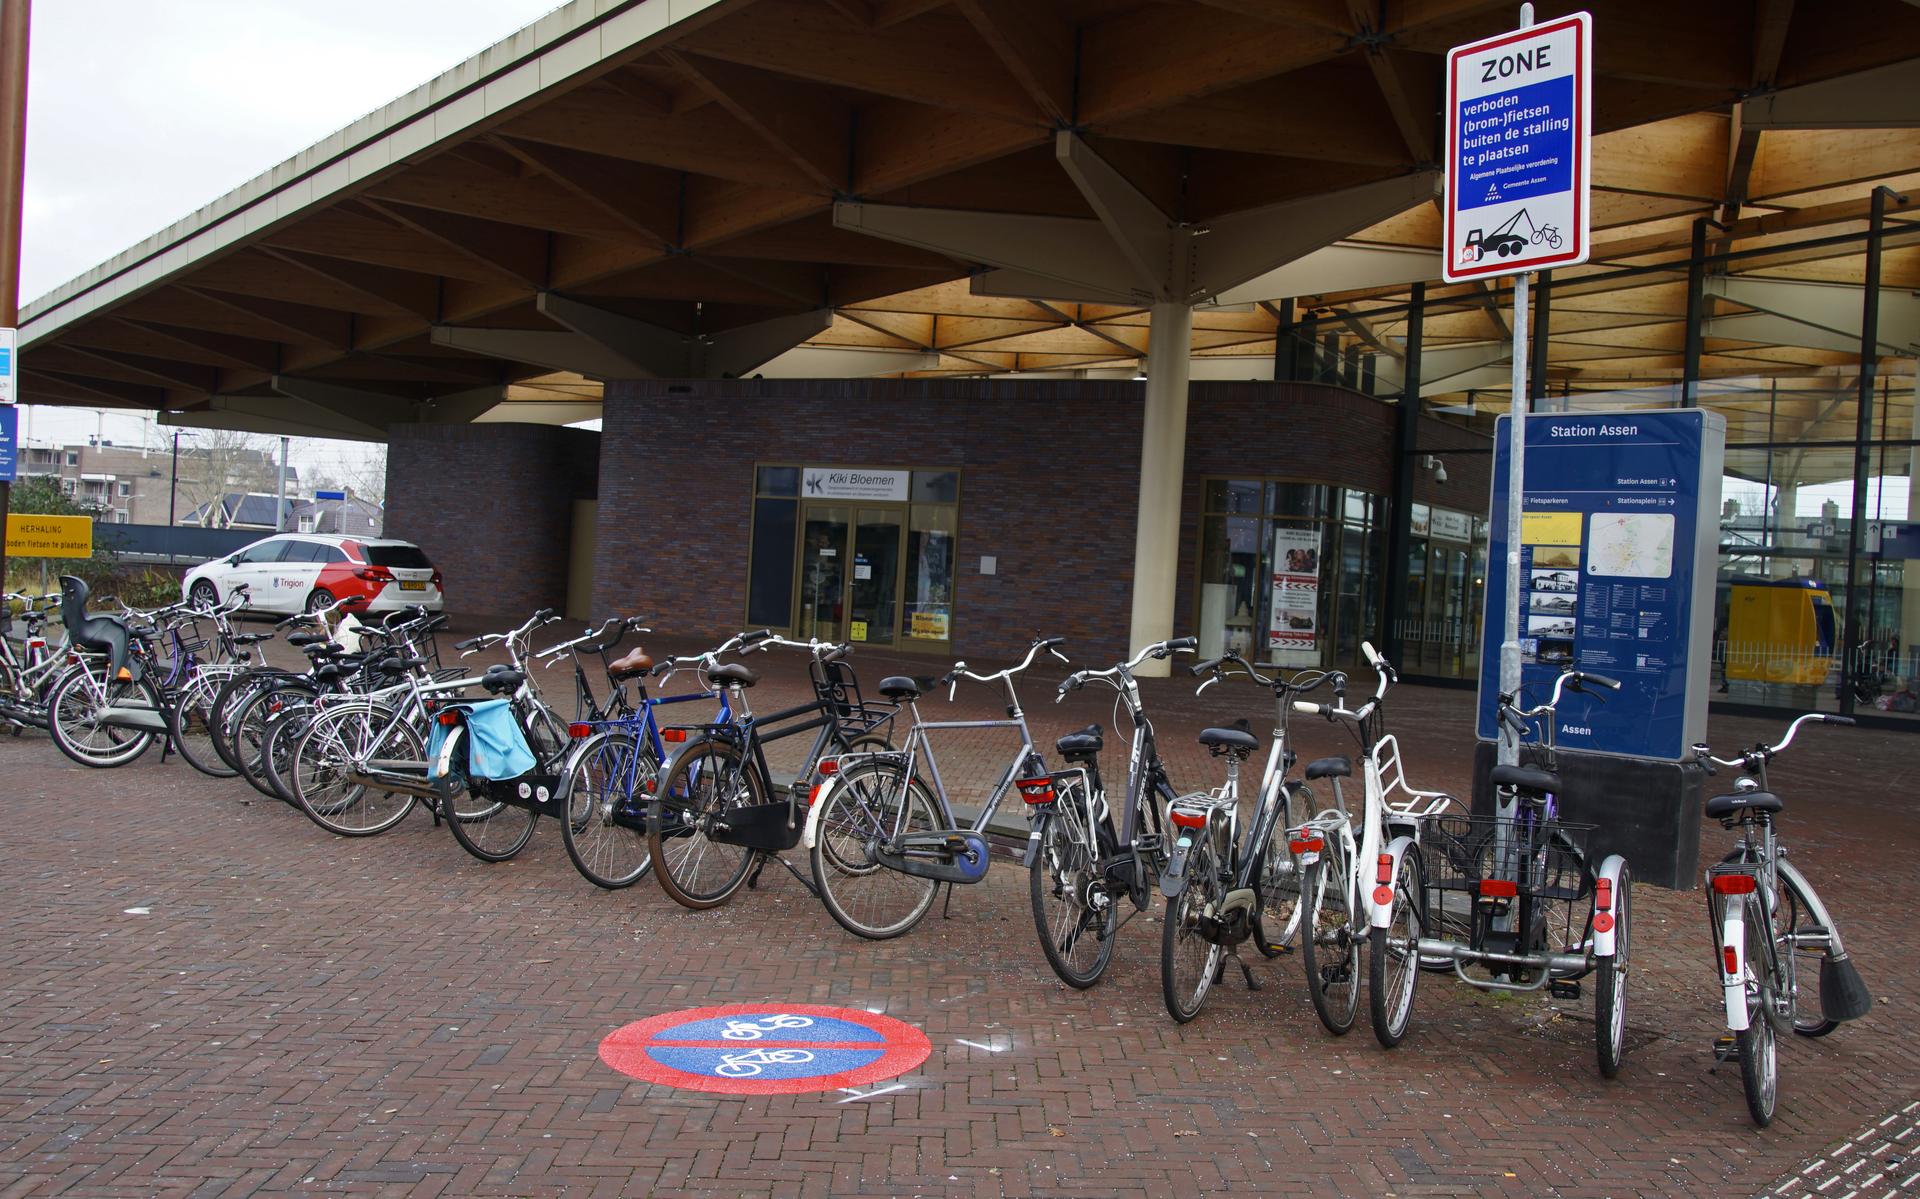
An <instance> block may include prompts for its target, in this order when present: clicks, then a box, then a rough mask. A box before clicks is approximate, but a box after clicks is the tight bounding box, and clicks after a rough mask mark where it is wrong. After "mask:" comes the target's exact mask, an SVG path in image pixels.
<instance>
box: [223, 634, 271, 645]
mask: <svg viewBox="0 0 1920 1199" xmlns="http://www.w3.org/2000/svg"><path fill="white" fill-rule="evenodd" d="M271 640H273V634H272V633H238V634H236V635H235V636H234V638H233V643H234V644H235V645H259V644H260V643H261V642H262V641H271Z"/></svg>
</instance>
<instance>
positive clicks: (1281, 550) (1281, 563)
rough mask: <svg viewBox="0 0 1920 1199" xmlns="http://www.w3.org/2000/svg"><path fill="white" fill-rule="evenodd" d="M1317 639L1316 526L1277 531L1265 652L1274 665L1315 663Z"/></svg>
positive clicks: (1318, 590) (1317, 578)
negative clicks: (1271, 615) (1270, 619)
mask: <svg viewBox="0 0 1920 1199" xmlns="http://www.w3.org/2000/svg"><path fill="white" fill-rule="evenodd" d="M1319 638H1320V529H1319V526H1317V525H1316V526H1314V527H1312V528H1306V529H1290V528H1276V529H1274V531H1273V618H1272V621H1271V623H1270V624H1269V626H1268V628H1267V652H1268V654H1269V655H1270V656H1271V657H1272V659H1273V661H1276V662H1283V663H1288V664H1295V663H1311V662H1317V661H1318V660H1319ZM1281 655H1286V656H1284V657H1282V656H1281Z"/></svg>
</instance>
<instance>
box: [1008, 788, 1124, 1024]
mask: <svg viewBox="0 0 1920 1199" xmlns="http://www.w3.org/2000/svg"><path fill="white" fill-rule="evenodd" d="M1057 792H1058V796H1059V798H1058V799H1057V800H1056V801H1055V802H1054V803H1053V804H1052V806H1051V807H1050V808H1049V809H1048V810H1046V811H1044V812H1042V813H1040V814H1039V815H1038V816H1036V817H1035V819H1036V820H1037V822H1038V823H1037V824H1036V825H1035V829H1034V831H1035V832H1036V833H1037V834H1038V839H1037V840H1035V841H1033V842H1032V843H1031V845H1030V848H1029V850H1028V859H1027V869H1028V889H1029V898H1030V899H1031V900H1032V904H1033V927H1034V931H1035V932H1036V933H1038V934H1039V937H1040V950H1041V952H1042V953H1044V954H1046V957H1047V965H1049V966H1051V967H1053V972H1054V974H1056V975H1057V976H1059V979H1060V981H1061V982H1063V983H1066V984H1067V985H1068V986H1070V987H1074V988H1076V989H1080V990H1085V989H1086V988H1087V987H1091V986H1092V985H1093V984H1094V983H1096V982H1099V981H1100V976H1101V975H1102V974H1105V973H1106V970H1107V966H1108V964H1109V963H1111V962H1112V961H1113V941H1114V931H1115V930H1116V929H1117V928H1118V927H1119V913H1118V911H1117V910H1116V909H1115V907H1114V904H1113V897H1112V895H1111V893H1110V892H1109V891H1108V889H1107V887H1106V885H1105V882H1104V881H1103V880H1102V879H1101V878H1100V875H1099V863H1100V859H1101V858H1102V857H1103V856H1105V855H1107V854H1109V853H1111V852H1112V848H1113V841H1114V837H1113V828H1112V825H1111V822H1110V821H1109V820H1107V819H1106V818H1105V817H1101V818H1100V820H1099V823H1098V825H1097V826H1095V827H1092V828H1089V827H1088V826H1087V807H1086V804H1087V797H1086V787H1085V785H1084V784H1082V783H1079V782H1072V783H1067V782H1063V783H1061V784H1060V785H1059V786H1058V788H1057Z"/></svg>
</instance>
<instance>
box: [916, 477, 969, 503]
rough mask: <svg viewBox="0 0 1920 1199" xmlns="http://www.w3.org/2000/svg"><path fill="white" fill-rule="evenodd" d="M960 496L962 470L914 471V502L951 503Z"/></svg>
mask: <svg viewBox="0 0 1920 1199" xmlns="http://www.w3.org/2000/svg"><path fill="white" fill-rule="evenodd" d="M959 498H960V472H959V471H957V470H916V471H914V472H913V502H914V503H916V504H951V503H953V502H954V501H956V500H958V499H959Z"/></svg>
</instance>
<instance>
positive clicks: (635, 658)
mask: <svg viewBox="0 0 1920 1199" xmlns="http://www.w3.org/2000/svg"><path fill="white" fill-rule="evenodd" d="M652 669H653V658H652V657H651V656H650V655H648V653H647V651H646V650H645V649H643V648H642V647H640V646H638V645H636V646H634V647H633V652H632V653H630V654H628V655H626V656H625V657H623V658H615V659H614V660H613V661H612V662H609V663H608V664H607V673H608V674H609V675H612V676H613V678H614V679H615V680H616V681H622V682H624V681H625V680H627V679H637V678H640V677H641V676H642V675H645V674H646V673H647V672H648V671H650V670H652Z"/></svg>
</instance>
